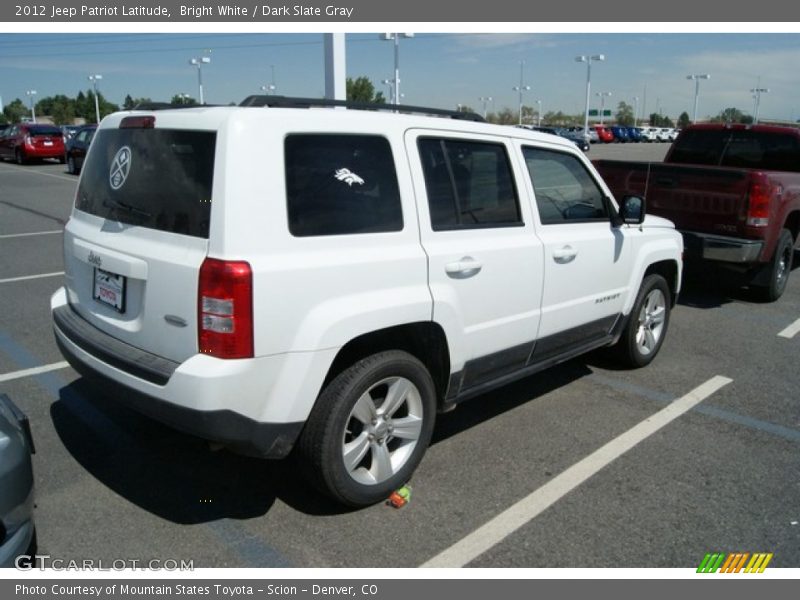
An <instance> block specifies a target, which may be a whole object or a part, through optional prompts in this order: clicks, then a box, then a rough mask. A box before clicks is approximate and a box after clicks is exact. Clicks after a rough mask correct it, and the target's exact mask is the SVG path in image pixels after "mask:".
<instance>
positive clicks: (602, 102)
mask: <svg viewBox="0 0 800 600" xmlns="http://www.w3.org/2000/svg"><path fill="white" fill-rule="evenodd" d="M595 95H596V96H599V97H600V125H602V124H603V112H604V110H605V107H606V98H608V97H609V96H611V92H597V94H595Z"/></svg>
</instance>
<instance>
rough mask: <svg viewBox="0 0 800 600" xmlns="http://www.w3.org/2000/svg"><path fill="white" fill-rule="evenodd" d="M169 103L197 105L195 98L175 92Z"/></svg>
mask: <svg viewBox="0 0 800 600" xmlns="http://www.w3.org/2000/svg"><path fill="white" fill-rule="evenodd" d="M169 103H170V104H172V105H173V106H197V100H195V99H194V98H192V97H191V96H187V95H186V94H175V95H174V96H173V97H172V99H171V100H170V101H169Z"/></svg>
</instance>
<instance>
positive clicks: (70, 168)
mask: <svg viewBox="0 0 800 600" xmlns="http://www.w3.org/2000/svg"><path fill="white" fill-rule="evenodd" d="M67 173H69V174H70V175H77V174H78V168H77V167H76V166H75V159H74V158H73V157H72V156H69V157H67Z"/></svg>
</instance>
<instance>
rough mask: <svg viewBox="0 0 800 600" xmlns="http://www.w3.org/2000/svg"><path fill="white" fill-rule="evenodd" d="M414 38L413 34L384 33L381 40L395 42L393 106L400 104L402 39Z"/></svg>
mask: <svg viewBox="0 0 800 600" xmlns="http://www.w3.org/2000/svg"><path fill="white" fill-rule="evenodd" d="M401 37H404V38H413V37H414V34H413V33H384V34H382V35H381V37H380V39H382V40H384V41H393V42H394V79H393V80H392V84H393V85H394V91H393V93H392V96H393V98H394V99H393V101H392V104H400V38H401Z"/></svg>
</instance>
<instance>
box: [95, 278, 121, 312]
mask: <svg viewBox="0 0 800 600" xmlns="http://www.w3.org/2000/svg"><path fill="white" fill-rule="evenodd" d="M125 284H126V279H125V277H124V276H123V275H117V274H116V273H109V272H108V271H104V270H103V269H98V268H95V270H94V294H93V295H94V299H95V300H97V301H98V302H100V303H102V304H107V305H108V306H111V307H112V308H114V309H115V310H116V311H117V312H121V313H122V312H125Z"/></svg>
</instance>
